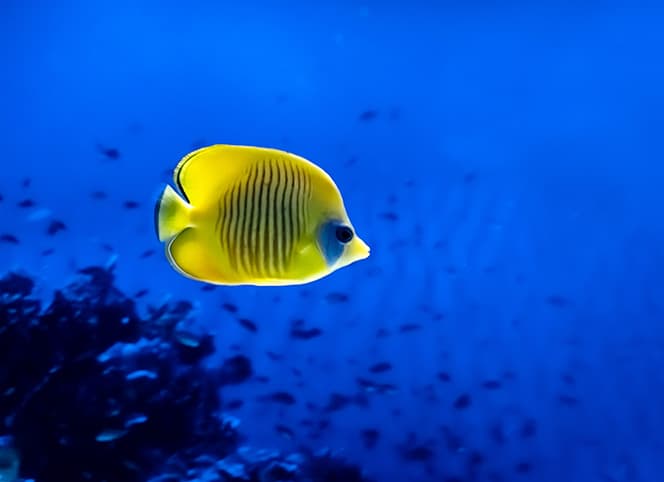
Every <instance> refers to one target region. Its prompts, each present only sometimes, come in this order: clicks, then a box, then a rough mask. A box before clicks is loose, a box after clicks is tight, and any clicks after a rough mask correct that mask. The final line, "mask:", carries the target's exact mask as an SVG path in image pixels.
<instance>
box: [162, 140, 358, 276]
mask: <svg viewBox="0 0 664 482" xmlns="http://www.w3.org/2000/svg"><path fill="white" fill-rule="evenodd" d="M173 179H174V182H175V184H176V186H177V187H178V189H179V191H180V194H181V195H182V197H181V196H180V195H178V193H176V192H175V190H174V189H173V188H172V187H171V186H166V188H165V189H164V191H163V193H162V194H161V197H160V198H159V201H158V202H157V205H156V207H155V224H156V230H157V235H158V236H159V240H160V241H162V242H165V243H166V256H167V258H168V260H169V261H170V263H171V264H172V265H173V267H174V268H175V269H176V270H177V271H178V272H180V273H181V274H183V275H185V276H188V277H190V278H193V279H196V280H199V281H205V282H208V283H213V284H221V285H291V284H303V283H308V282H311V281H314V280H317V279H319V278H322V277H324V276H326V275H328V274H330V273H332V272H333V271H335V270H337V269H339V268H341V267H344V266H347V265H349V264H350V263H353V262H355V261H358V260H360V259H364V258H366V257H367V256H369V247H368V246H367V245H366V244H365V243H364V242H363V241H362V240H361V239H360V238H359V237H358V236H356V235H355V230H354V228H353V226H352V225H351V223H350V220H349V218H348V215H347V214H346V209H345V207H344V203H343V199H342V198H341V194H340V193H339V189H338V188H337V186H336V185H335V184H334V181H333V180H332V178H330V176H329V175H328V174H327V173H325V171H323V170H322V169H321V168H319V167H318V166H316V165H315V164H313V163H312V162H310V161H308V160H306V159H304V158H302V157H299V156H296V155H294V154H290V153H288V152H284V151H280V150H277V149H268V148H261V147H249V146H231V145H213V146H209V147H204V148H202V149H198V150H196V151H194V152H191V153H190V154H188V155H186V156H185V157H184V158H183V159H182V160H181V161H180V163H179V164H178V165H177V167H176V168H175V172H174V174H173Z"/></svg>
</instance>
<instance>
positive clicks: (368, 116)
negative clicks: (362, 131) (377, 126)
mask: <svg viewBox="0 0 664 482" xmlns="http://www.w3.org/2000/svg"><path fill="white" fill-rule="evenodd" d="M376 117H378V111H376V110H373V109H367V110H365V111H363V112H361V113H360V115H359V117H358V119H359V120H361V121H362V122H369V121H372V120H374V119H375V118H376Z"/></svg>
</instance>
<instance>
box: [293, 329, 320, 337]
mask: <svg viewBox="0 0 664 482" xmlns="http://www.w3.org/2000/svg"><path fill="white" fill-rule="evenodd" d="M322 334H323V332H322V330H321V329H320V328H309V329H306V328H291V331H290V337H291V338H293V339H294V340H311V339H312V338H316V337H318V336H321V335H322Z"/></svg>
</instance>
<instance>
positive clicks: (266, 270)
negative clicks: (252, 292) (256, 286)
mask: <svg viewBox="0 0 664 482" xmlns="http://www.w3.org/2000/svg"><path fill="white" fill-rule="evenodd" d="M261 172H262V174H263V176H262V179H261V183H260V191H259V196H258V208H259V212H260V221H259V227H260V229H259V230H257V233H256V235H257V236H258V246H257V248H256V252H257V254H258V258H257V259H258V265H259V267H260V272H261V274H262V275H263V276H270V265H269V260H268V258H267V257H266V252H265V244H266V240H267V237H266V234H267V201H268V195H269V189H270V178H271V171H270V164H269V162H268V161H266V162H264V163H262V165H261Z"/></svg>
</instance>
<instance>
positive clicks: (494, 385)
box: [482, 380, 502, 390]
mask: <svg viewBox="0 0 664 482" xmlns="http://www.w3.org/2000/svg"><path fill="white" fill-rule="evenodd" d="M501 386H502V384H501V383H500V381H498V380H485V381H483V382H482V387H484V388H486V389H487V390H497V389H499V388H500V387H501Z"/></svg>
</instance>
